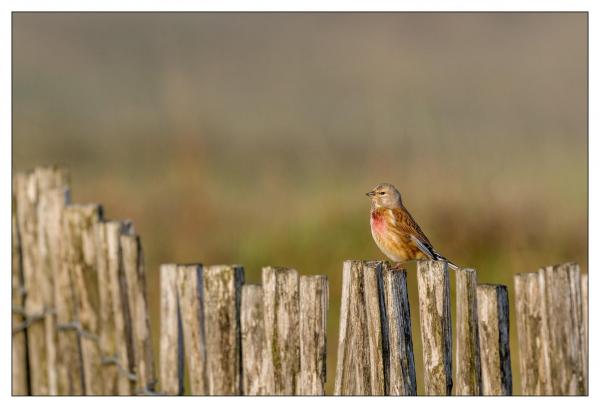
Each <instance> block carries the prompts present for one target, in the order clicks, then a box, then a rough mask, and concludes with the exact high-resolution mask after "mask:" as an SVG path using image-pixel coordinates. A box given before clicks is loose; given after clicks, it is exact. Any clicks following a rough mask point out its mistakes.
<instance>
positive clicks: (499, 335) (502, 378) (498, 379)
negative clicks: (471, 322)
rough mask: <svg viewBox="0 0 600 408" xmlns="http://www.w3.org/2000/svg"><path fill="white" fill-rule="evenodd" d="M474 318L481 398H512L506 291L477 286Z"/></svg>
mask: <svg viewBox="0 0 600 408" xmlns="http://www.w3.org/2000/svg"><path fill="white" fill-rule="evenodd" d="M477 315H478V321H479V324H478V326H479V327H478V329H479V345H480V350H481V391H482V393H483V395H512V371H511V367H510V347H509V333H508V327H509V324H508V290H507V289H506V286H504V285H477Z"/></svg>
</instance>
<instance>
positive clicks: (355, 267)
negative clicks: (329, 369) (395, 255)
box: [335, 261, 416, 395]
mask: <svg viewBox="0 0 600 408" xmlns="http://www.w3.org/2000/svg"><path fill="white" fill-rule="evenodd" d="M335 394H336V395H386V394H387V395H414V394H416V380H415V375H414V358H413V353H412V337H411V333H410V309H409V306H408V293H407V290H406V272H405V271H403V270H400V269H395V268H392V267H391V266H390V265H389V264H387V263H382V262H377V261H367V262H364V261H345V262H344V271H343V286H342V303H341V313H340V337H339V344H338V361H337V370H336V377H335Z"/></svg>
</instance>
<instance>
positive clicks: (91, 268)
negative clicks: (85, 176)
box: [58, 204, 102, 395]
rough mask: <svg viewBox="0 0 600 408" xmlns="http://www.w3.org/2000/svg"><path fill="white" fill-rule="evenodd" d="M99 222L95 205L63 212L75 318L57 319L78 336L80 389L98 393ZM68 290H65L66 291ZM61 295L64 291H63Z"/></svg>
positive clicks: (100, 388) (76, 207) (99, 386)
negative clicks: (97, 230) (80, 369)
mask: <svg viewBox="0 0 600 408" xmlns="http://www.w3.org/2000/svg"><path fill="white" fill-rule="evenodd" d="M100 221H102V208H101V207H100V206H99V205H97V204H89V205H75V204H73V205H69V206H67V208H66V209H65V211H64V219H63V234H64V237H65V245H66V258H65V262H66V263H65V269H66V270H67V271H68V273H69V278H70V282H71V296H72V297H73V306H74V311H75V313H74V315H73V316H72V317H74V319H72V320H70V321H67V320H63V321H60V320H59V325H58V329H59V330H62V331H72V332H74V333H75V334H76V335H77V336H78V343H79V350H80V353H81V354H80V357H81V367H82V371H81V375H82V377H83V378H82V380H83V391H84V393H85V394H86V395H101V394H102V384H101V382H100V381H98V378H100V377H101V375H102V374H101V358H100V348H99V344H98V340H99V338H98V311H99V294H98V274H97V270H96V268H97V258H96V257H97V247H96V234H95V231H96V224H98V223H99V222H100ZM66 293H68V292H66ZM63 296H64V294H63Z"/></svg>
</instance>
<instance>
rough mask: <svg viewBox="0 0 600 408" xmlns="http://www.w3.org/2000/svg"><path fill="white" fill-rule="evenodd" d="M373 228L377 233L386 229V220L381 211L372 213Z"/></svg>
mask: <svg viewBox="0 0 600 408" xmlns="http://www.w3.org/2000/svg"><path fill="white" fill-rule="evenodd" d="M371 228H372V229H373V230H374V231H375V232H377V233H382V232H384V231H385V220H384V219H383V214H381V213H379V212H373V213H371Z"/></svg>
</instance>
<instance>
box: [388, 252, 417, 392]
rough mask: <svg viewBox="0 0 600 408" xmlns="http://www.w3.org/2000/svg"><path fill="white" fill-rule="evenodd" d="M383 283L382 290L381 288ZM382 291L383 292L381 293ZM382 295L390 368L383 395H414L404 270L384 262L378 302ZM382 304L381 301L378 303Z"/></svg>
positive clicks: (414, 385) (415, 390) (413, 372)
mask: <svg viewBox="0 0 600 408" xmlns="http://www.w3.org/2000/svg"><path fill="white" fill-rule="evenodd" d="M381 284H383V288H382V287H381ZM381 289H383V290H382V291H383V293H381ZM382 295H383V300H384V303H383V305H384V307H385V313H383V315H384V316H385V319H384V321H385V322H386V323H387V326H388V327H387V329H386V328H385V326H384V327H383V332H384V337H385V333H387V334H388V336H389V340H388V341H387V342H386V343H387V344H388V348H387V350H386V349H385V348H384V365H385V366H387V367H389V368H388V369H387V370H384V373H386V374H387V375H386V387H385V388H386V390H387V392H386V394H388V395H417V379H416V374H415V360H414V354H413V345H412V329H411V323H410V305H409V303H408V287H407V284H406V271H405V270H404V269H397V268H394V267H392V266H391V265H390V264H389V263H388V262H386V263H384V269H383V271H382V282H380V299H381V296H382ZM380 303H381V301H380Z"/></svg>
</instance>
